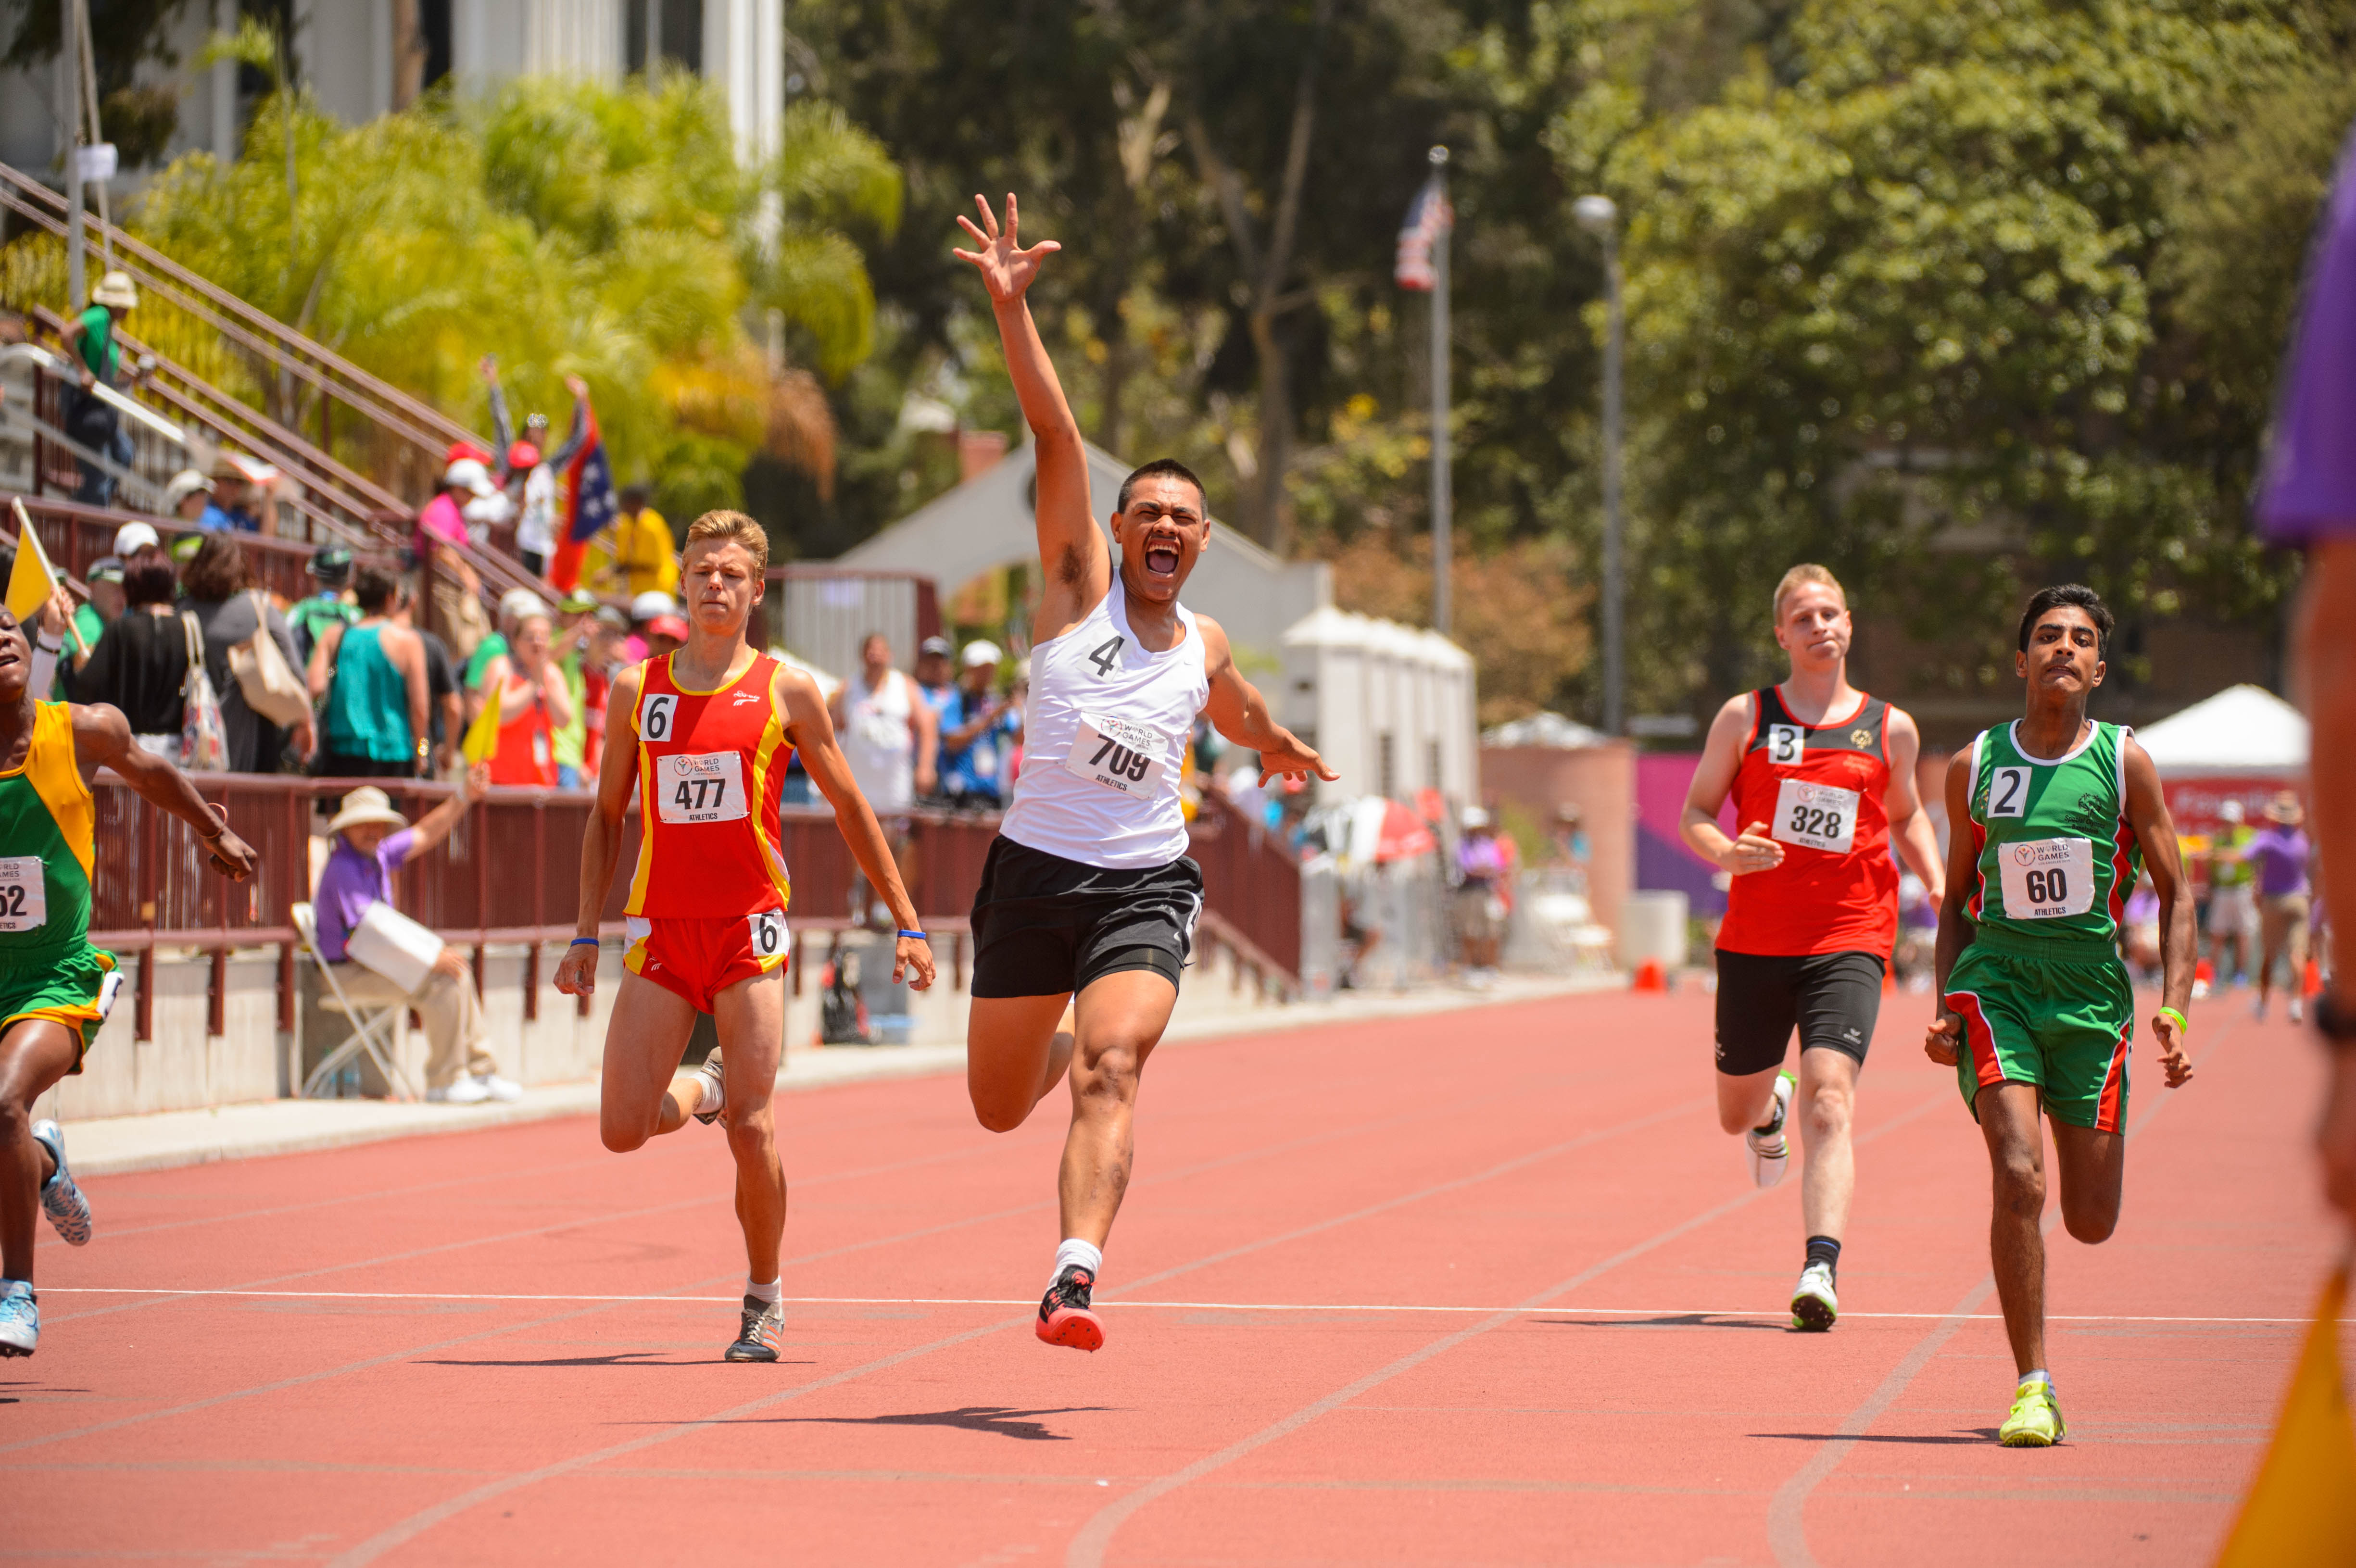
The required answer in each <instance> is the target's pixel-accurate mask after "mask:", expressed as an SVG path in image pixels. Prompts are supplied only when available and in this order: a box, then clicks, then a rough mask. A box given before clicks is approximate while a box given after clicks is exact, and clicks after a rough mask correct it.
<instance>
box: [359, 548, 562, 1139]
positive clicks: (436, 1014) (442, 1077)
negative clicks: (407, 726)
mask: <svg viewBox="0 0 2356 1568" xmlns="http://www.w3.org/2000/svg"><path fill="white" fill-rule="evenodd" d="M366 575H367V573H366V570H365V569H363V571H362V576H363V577H365V576H366ZM486 775H487V770H485V769H482V768H477V769H476V770H474V772H473V773H470V774H469V775H468V776H467V779H466V784H465V785H464V786H462V787H461V788H460V789H459V790H458V792H457V793H456V794H455V795H452V796H451V797H450V798H449V799H448V800H445V801H444V802H443V803H442V804H441V805H437V806H435V807H434V809H433V810H431V811H429V812H427V813H426V814H425V815H424V816H422V817H419V818H418V819H417V823H416V825H415V826H414V827H412V826H411V825H410V824H409V822H408V821H407V820H406V819H405V818H403V817H402V815H401V813H400V812H398V811H395V810H394V809H393V808H392V802H391V800H389V799H387V798H386V796H385V793H384V791H382V790H380V789H378V788H376V787H375V786H374V785H369V784H364V785H362V786H361V787H360V788H359V789H356V790H354V791H352V792H351V793H350V794H349V795H346V796H344V800H343V808H342V809H341V810H340V811H338V812H337V813H336V815H335V816H334V817H333V818H332V819H331V820H330V821H329V822H328V824H327V831H328V832H330V833H332V834H334V835H335V847H334V848H332V849H330V850H329V851H328V854H327V865H326V866H324V867H323V868H321V869H320V871H319V888H318V891H317V892H316V893H315V894H314V895H313V898H312V904H313V908H314V909H315V910H316V912H317V914H318V921H319V956H320V957H322V958H324V959H326V960H327V962H328V963H330V964H332V965H335V969H336V983H337V985H338V986H340V987H343V991H344V995H346V996H347V997H350V998H351V999H352V1000H353V1001H354V1002H355V1003H363V1004H368V1005H371V1006H386V1005H391V1004H400V1003H407V1004H408V1005H409V1006H410V1007H412V1008H415V1009H416V1010H417V1016H418V1017H419V1018H421V1019H423V1020H424V1021H425V1097H426V1098H427V1099H428V1100H432V1101H434V1102H435V1103H437V1104H450V1105H468V1104H479V1103H480V1102H482V1101H485V1100H513V1099H516V1098H519V1096H520V1095H521V1094H522V1093H523V1091H522V1090H521V1089H520V1088H519V1087H518V1086H517V1085H515V1084H513V1083H509V1082H508V1081H507V1080H506V1079H504V1078H502V1077H500V1076H499V1075H498V1061H496V1060H495V1059H494V1058H493V1057H492V1055H491V1053H490V1051H489V1050H488V1049H487V1044H486V1041H487V1038H488V1031H487V1029H485V1028H484V1027H483V1001H482V997H480V996H478V995H477V993H476V990H475V976H474V975H473V973H472V972H471V971H470V970H469V969H468V968H467V966H466V955H465V954H464V953H463V952H461V951H460V950H459V949H458V948H455V947H448V946H445V947H444V948H443V949H442V953H441V956H439V957H438V958H436V959H435V960H434V967H433V968H432V969H431V970H430V971H429V972H428V973H427V975H426V976H425V982H424V984H423V985H421V986H419V987H417V989H415V990H414V991H403V990H402V989H401V988H400V987H398V986H396V985H394V984H393V983H392V982H391V980H388V979H386V978H385V977H384V976H381V975H380V974H378V973H377V972H376V971H374V970H373V969H368V968H364V967H362V966H361V965H358V964H355V963H353V962H352V961H351V960H350V959H349V958H348V956H347V952H348V944H349V943H350V941H351V934H352V932H353V930H354V929H355V928H356V927H358V926H359V923H360V922H361V921H362V920H363V919H365V918H366V917H367V915H368V912H369V905H371V904H377V903H384V904H390V903H391V902H392V875H393V873H394V872H395V871H398V870H399V869H401V868H402V866H403V865H405V864H407V863H408V862H409V861H410V860H412V859H415V858H416V857H417V856H419V855H423V854H424V853H426V852H427V851H428V850H430V849H433V848H434V847H436V846H437V845H439V844H440V843H441V842H442V841H443V840H444V839H445V838H447V837H449V836H450V829H451V828H453V827H456V826H457V823H458V818H459V817H460V816H464V815H465V814H466V805H467V800H468V797H469V796H470V795H479V794H481V793H482V790H483V787H484V785H485V784H486V783H487V776H486Z"/></svg>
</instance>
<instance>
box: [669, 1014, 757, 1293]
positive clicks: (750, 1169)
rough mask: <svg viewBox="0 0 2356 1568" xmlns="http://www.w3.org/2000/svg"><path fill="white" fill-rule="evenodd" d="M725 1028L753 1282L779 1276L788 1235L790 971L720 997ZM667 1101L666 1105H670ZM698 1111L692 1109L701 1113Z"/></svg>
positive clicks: (730, 1124) (723, 1050)
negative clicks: (782, 1070) (780, 1083)
mask: <svg viewBox="0 0 2356 1568" xmlns="http://www.w3.org/2000/svg"><path fill="white" fill-rule="evenodd" d="M712 1023H713V1024H714V1025H715V1026H717V1028H718V1029H719V1031H720V1054H721V1064H722V1067H721V1072H722V1077H723V1080H724V1082H723V1085H722V1088H723V1098H724V1099H725V1100H726V1102H727V1105H728V1108H727V1109H726V1110H725V1111H723V1112H722V1113H721V1116H720V1120H721V1122H722V1124H723V1125H725V1126H726V1127H727V1129H728V1152H729V1153H730V1154H732V1155H734V1157H735V1158H736V1222H737V1223H738V1224H740V1225H742V1226H743V1227H744V1263H745V1266H746V1268H747V1270H748V1271H749V1272H750V1274H751V1275H752V1277H753V1278H755V1279H756V1280H772V1279H775V1278H776V1277H777V1249H778V1246H779V1244H780V1243H782V1242H783V1241H784V1239H785V1234H786V1168H785V1165H784V1162H782V1161H781V1160H779V1159H778V1157H777V1127H776V1114H775V1112H774V1111H773V1110H772V1108H771V1105H770V1101H771V1099H772V1098H773V1097H774V1096H775V1095H776V1089H777V1061H778V1059H779V1058H780V1057H781V1056H783V1055H784V1053H785V1048H786V976H785V971H783V970H782V969H779V970H773V971H771V972H770V973H768V974H766V975H758V976H754V977H753V978H751V979H749V980H739V981H737V982H736V984H734V985H733V986H731V987H728V988H727V989H726V990H724V991H722V992H721V993H720V994H719V995H718V996H716V997H713V998H712ZM670 1103H671V1101H670V1097H669V1096H668V1095H666V1096H665V1104H670ZM694 1108H695V1107H694V1106H692V1105H690V1106H688V1107H686V1109H687V1110H689V1111H692V1110H694Z"/></svg>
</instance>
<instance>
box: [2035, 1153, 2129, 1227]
mask: <svg viewBox="0 0 2356 1568" xmlns="http://www.w3.org/2000/svg"><path fill="white" fill-rule="evenodd" d="M2053 1165H2054V1171H2055V1174H2056V1176H2058V1177H2059V1178H2060V1179H2061V1225H2062V1228H2063V1229H2064V1230H2067V1231H2068V1232H2070V1234H2071V1235H2072V1236H2074V1237H2076V1238H2077V1239H2078V1240H2079V1241H2082V1242H2084V1243H2087V1244H2088V1245H2089V1246H2092V1245H2094V1244H2095V1243H2101V1242H2107V1241H2109V1240H2110V1239H2111V1232H2113V1231H2115V1230H2116V1229H2118V1224H2119V1198H2120V1195H2121V1194H2122V1193H2123V1192H2124V1191H2125V1189H2126V1174H2127V1139H2126V1134H2125V1133H2098V1132H2096V1131H2095V1130H2094V1128H2092V1127H2073V1126H2072V1125H2069V1124H2068V1123H2067V1122H2055V1123H2054V1124H2053Z"/></svg>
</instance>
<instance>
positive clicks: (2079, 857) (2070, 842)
mask: <svg viewBox="0 0 2356 1568" xmlns="http://www.w3.org/2000/svg"><path fill="white" fill-rule="evenodd" d="M1997 864H1998V865H1999V866H2001V867H2002V868H2003V871H2004V912H2005V915H2006V918H2008V919H2010V920H2060V919H2061V918H2062V917H2063V916H2065V915H2072V914H2083V913H2085V912H2087V911H2088V910H2090V909H2092V908H2094V841H2093V840H2092V839H2087V838H2039V839H2034V840H2031V841H2029V842H2027V843H2021V844H2008V845H2006V846H2005V847H2004V848H2001V849H1999V850H1997Z"/></svg>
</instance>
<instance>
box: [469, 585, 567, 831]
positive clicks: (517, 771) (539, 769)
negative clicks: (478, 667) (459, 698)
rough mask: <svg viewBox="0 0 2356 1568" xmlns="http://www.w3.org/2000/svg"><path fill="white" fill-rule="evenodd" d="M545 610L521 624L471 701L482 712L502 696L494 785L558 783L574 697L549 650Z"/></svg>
mask: <svg viewBox="0 0 2356 1568" xmlns="http://www.w3.org/2000/svg"><path fill="white" fill-rule="evenodd" d="M549 644H550V631H549V620H548V613H547V612H546V611H545V610H539V611H534V612H532V613H528V614H525V615H523V616H521V617H519V619H518V620H517V622H516V629H515V636H514V638H513V639H512V640H511V641H510V642H509V645H508V651H507V652H505V653H503V654H501V655H499V656H498V657H497V658H494V659H493V660H491V662H490V664H489V666H488V667H487V668H485V669H484V671H483V683H482V685H481V686H480V687H479V688H477V690H476V692H475V695H474V696H473V698H472V699H470V700H469V707H470V708H471V709H472V710H473V711H475V712H477V713H480V712H481V711H482V710H483V709H485V708H486V707H487V706H489V704H490V702H491V700H492V699H493V698H494V696H495V695H496V697H497V699H498V705H499V745H498V751H497V752H494V753H493V754H492V757H491V782H492V783H493V784H516V785H524V786H529V787H532V788H538V789H554V788H555V787H556V785H557V782H558V775H557V772H556V731H557V730H558V729H560V728H561V727H562V726H563V725H565V724H569V723H571V722H572V720H573V696H572V693H571V692H570V691H568V690H567V689H566V688H565V685H564V676H563V672H562V671H561V670H559V669H558V668H557V667H556V661H555V659H554V658H553V657H552V656H551V651H550V647H549Z"/></svg>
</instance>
